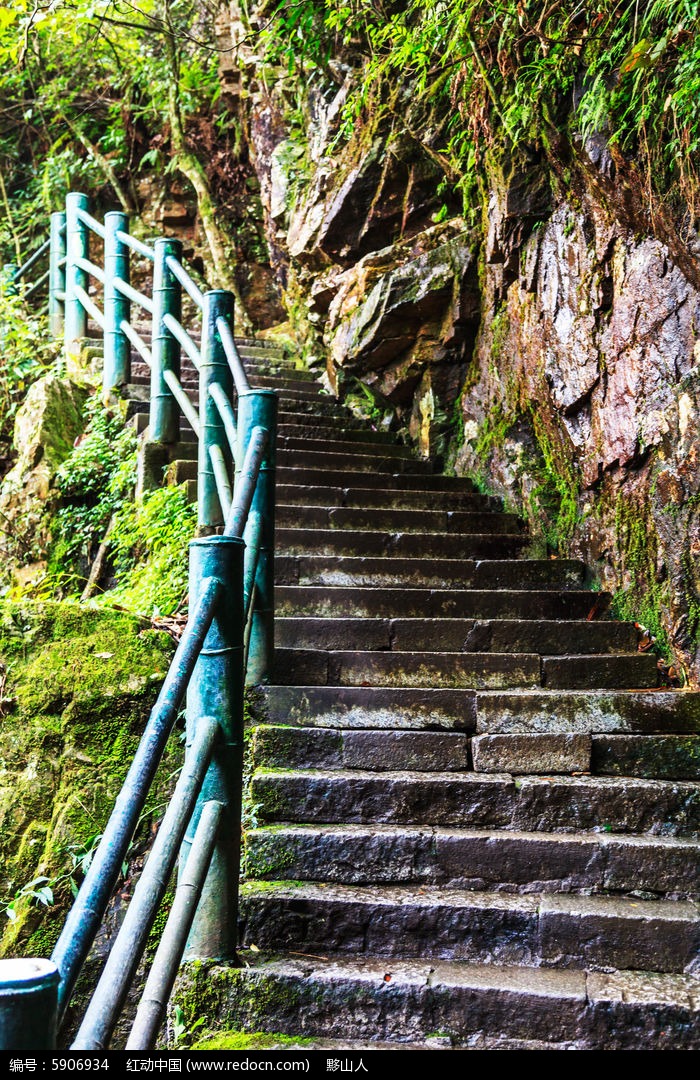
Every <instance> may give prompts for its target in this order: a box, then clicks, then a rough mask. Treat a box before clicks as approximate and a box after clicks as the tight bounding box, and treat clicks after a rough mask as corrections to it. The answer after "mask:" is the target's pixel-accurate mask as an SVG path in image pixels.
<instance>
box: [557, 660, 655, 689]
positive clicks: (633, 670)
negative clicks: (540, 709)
mask: <svg viewBox="0 0 700 1080" xmlns="http://www.w3.org/2000/svg"><path fill="white" fill-rule="evenodd" d="M542 683H543V685H544V686H546V687H548V688H549V689H550V690H576V689H592V690H606V689H611V690H614V689H619V690H638V689H644V688H653V687H656V686H658V685H659V669H658V662H657V658H656V656H655V655H654V654H653V653H639V652H635V653H631V654H629V655H627V656H549V657H544V658H543V660H542Z"/></svg>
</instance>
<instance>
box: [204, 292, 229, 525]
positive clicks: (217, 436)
mask: <svg viewBox="0 0 700 1080" xmlns="http://www.w3.org/2000/svg"><path fill="white" fill-rule="evenodd" d="M222 317H223V318H224V319H225V320H226V321H227V322H228V323H229V325H230V326H231V327H233V294H232V293H230V292H225V291H224V290H223V289H212V290H211V291H210V292H207V293H205V294H204V308H203V311H202V348H201V355H202V363H201V367H200V369H199V430H200V435H199V460H198V466H197V516H198V522H197V523H198V527H199V531H200V534H204V533H206V532H207V531H209V532H211V531H212V530H213V529H215V528H216V527H218V526H219V525H223V523H224V514H225V512H226V511H225V508H224V507H222V506H221V505H220V503H219V496H218V493H217V487H216V478H215V474H214V467H213V465H212V460H211V448H212V447H214V446H217V447H220V448H221V451H222V452H223V455H224V460H225V462H226V466H227V468H230V465H231V454H230V451H229V446H228V440H227V438H226V431H225V428H224V423H223V420H222V419H221V415H220V413H219V410H218V409H217V407H216V405H215V404H214V401H213V400H212V398H211V397H210V395H209V387H210V386H211V385H212V384H213V383H218V384H219V386H220V387H221V388H222V390H223V391H224V393H225V394H226V397H227V398H228V399H229V400H231V397H232V394H233V380H232V378H231V369H230V368H229V365H228V361H227V359H226V353H225V352H224V347H223V345H222V343H221V337H220V335H219V331H218V330H217V327H216V322H217V319H220V318H222Z"/></svg>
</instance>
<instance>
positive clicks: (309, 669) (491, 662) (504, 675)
mask: <svg viewBox="0 0 700 1080" xmlns="http://www.w3.org/2000/svg"><path fill="white" fill-rule="evenodd" d="M540 665H541V661H540V657H539V656H538V655H536V654H530V653H444V652H440V653H432V652H382V651H378V652H363V651H360V650H353V651H350V652H323V651H321V650H320V649H308V650H307V649H279V650H276V652H275V665H274V669H273V681H274V682H275V683H277V684H281V685H287V686H298V685H300V684H308V683H310V684H312V685H315V686H398V687H411V686H427V687H430V686H445V687H451V686H453V687H460V686H465V687H474V688H481V687H492V688H494V689H496V688H500V687H512V686H539V685H540V683H541V666H540Z"/></svg>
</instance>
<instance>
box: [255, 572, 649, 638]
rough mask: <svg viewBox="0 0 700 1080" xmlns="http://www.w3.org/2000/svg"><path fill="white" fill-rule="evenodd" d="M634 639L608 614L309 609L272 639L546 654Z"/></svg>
mask: <svg viewBox="0 0 700 1080" xmlns="http://www.w3.org/2000/svg"><path fill="white" fill-rule="evenodd" d="M281 570H282V571H283V570H284V568H281ZM279 573H280V568H278V574H279ZM278 580H279V578H278ZM406 584H409V582H407V583H406ZM636 641H637V632H636V630H635V628H634V625H633V624H632V623H616V622H612V621H608V620H605V621H601V622H585V621H583V620H580V619H577V620H571V621H566V622H565V621H561V620H558V621H555V620H548V621H545V620H540V619H489V620H486V619H485V620H479V619H362V618H360V619H353V618H341V619H327V618H314V617H313V616H309V615H305V616H298V617H295V616H288V617H284V616H281V617H279V618H277V619H276V620H275V642H276V644H277V645H278V646H279V647H280V648H286V649H321V650H341V649H392V650H394V651H402V652H403V651H409V652H416V651H420V650H424V649H430V650H431V651H432V652H441V651H443V650H444V651H445V652H448V653H451V652H480V653H481V652H497V653H509V652H513V653H536V652H539V651H540V649H541V650H542V651H543V652H544V653H550V654H555V653H556V651H557V649H559V650H561V652H562V653H565V654H569V653H573V652H575V651H576V650H577V649H578V650H580V651H581V652H582V653H584V654H593V653H619V652H623V651H624V652H630V653H632V652H633V650H634V648H635V645H636Z"/></svg>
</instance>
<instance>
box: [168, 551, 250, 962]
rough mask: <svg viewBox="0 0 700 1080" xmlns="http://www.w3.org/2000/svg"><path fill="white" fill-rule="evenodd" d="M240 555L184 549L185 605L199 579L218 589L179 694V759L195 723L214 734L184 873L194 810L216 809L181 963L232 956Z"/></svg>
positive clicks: (238, 785)
mask: <svg viewBox="0 0 700 1080" xmlns="http://www.w3.org/2000/svg"><path fill="white" fill-rule="evenodd" d="M243 552H244V544H243V541H242V540H241V539H239V538H238V537H230V536H209V537H201V538H199V539H198V540H193V541H192V543H191V544H190V604H191V605H196V603H197V600H198V598H199V595H200V593H201V591H202V587H203V583H204V582H205V581H206V580H207V579H211V578H218V579H219V581H221V582H222V585H223V589H222V597H223V599H222V601H221V602H220V604H219V606H218V609H217V612H216V614H215V616H214V621H213V623H212V625H211V628H210V630H209V633H208V635H207V638H206V640H205V642H204V646H203V648H202V651H201V653H200V656H199V659H198V660H197V664H196V666H195V669H194V671H193V673H192V677H191V679H190V684H189V687H188V690H187V747H188V750H187V751H186V753H187V752H191V749H190V748H191V747H192V745H193V743H194V740H195V738H196V735H197V728H198V722H199V721H201V720H202V719H203V718H204V717H209V716H215V717H217V718H218V720H219V725H220V728H221V731H220V735H219V739H218V741H217V743H216V745H215V748H214V754H213V757H212V761H211V765H210V766H209V770H208V772H207V775H206V777H205V779H204V783H203V785H202V791H201V794H200V796H199V799H198V801H197V806H196V809H195V812H194V814H193V815H192V819H191V821H190V824H189V827H188V830H187V836H186V837H185V841H184V843H183V845H182V850H181V855H180V867H181V871H184V869H185V865H186V862H187V857H188V854H189V850H190V846H191V844H192V840H193V839H194V834H195V831H196V828H197V824H198V822H199V818H200V815H201V812H202V807H203V806H204V805H205V804H206V803H207V802H210V801H211V800H215V801H217V802H220V803H222V804H223V806H224V812H223V815H222V819H221V823H220V826H219V833H218V839H217V844H216V847H215V849H214V855H213V857H212V861H211V865H210V868H209V874H208V876H207V880H206V884H205V886H204V890H203V893H202V898H201V900H200V902H199V906H198V908H197V915H196V917H195V921H194V925H193V927H192V930H191V933H190V937H189V941H188V944H187V952H186V954H185V958H186V959H197V958H199V959H221V960H232V959H234V957H235V952H236V924H237V911H238V878H239V871H240V844H241V802H242V790H243V621H244V617H243Z"/></svg>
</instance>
